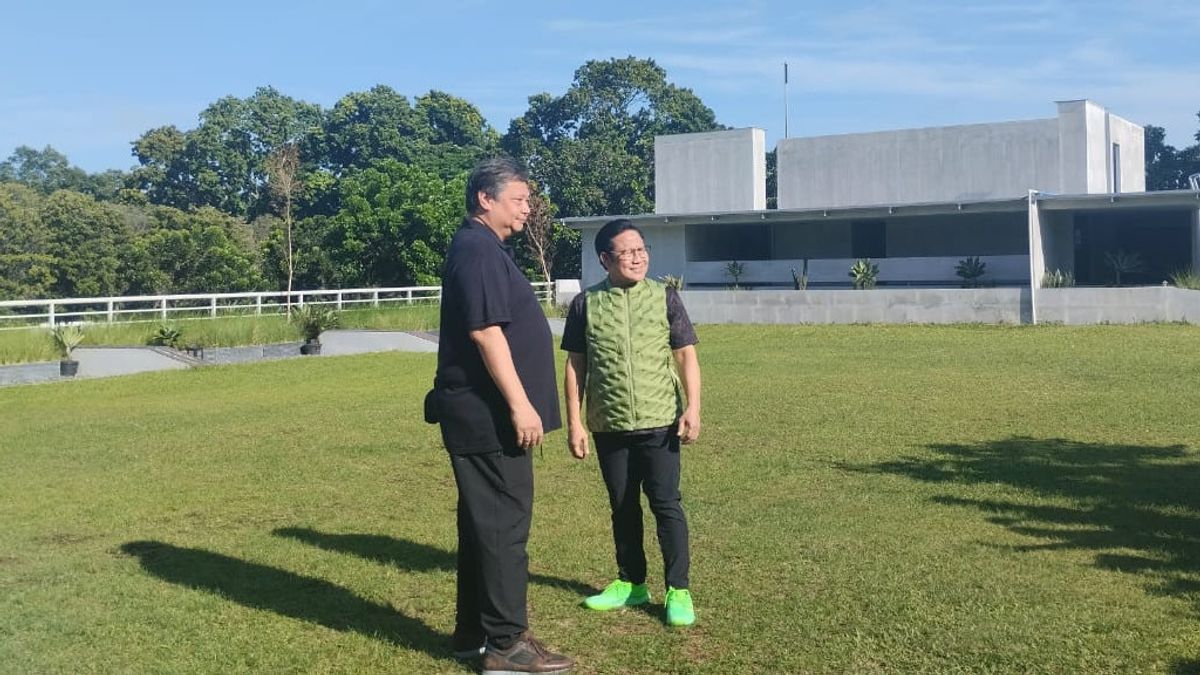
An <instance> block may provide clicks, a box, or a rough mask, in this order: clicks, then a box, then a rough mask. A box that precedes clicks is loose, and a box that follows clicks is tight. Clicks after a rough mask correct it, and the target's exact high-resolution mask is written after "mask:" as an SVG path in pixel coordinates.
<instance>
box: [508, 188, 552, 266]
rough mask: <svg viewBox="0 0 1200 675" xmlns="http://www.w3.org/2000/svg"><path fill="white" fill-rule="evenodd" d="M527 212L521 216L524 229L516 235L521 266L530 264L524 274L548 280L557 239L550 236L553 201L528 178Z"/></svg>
mask: <svg viewBox="0 0 1200 675" xmlns="http://www.w3.org/2000/svg"><path fill="white" fill-rule="evenodd" d="M529 190H530V192H529V216H528V217H527V218H526V219H525V229H524V230H523V231H522V232H521V234H520V235H519V241H518V242H517V243H518V244H519V246H520V250H521V255H520V256H519V259H520V260H521V261H522V262H525V261H527V264H526V265H523V267H533V268H534V269H532V270H526V274H527V275H528V274H529V272H531V271H532V272H533V274H532V275H529V276H536V277H540V278H541V280H542V281H550V280H551V279H552V278H553V277H552V276H551V275H552V270H553V267H554V255H555V252H556V250H555V249H556V246H557V243H558V242H557V241H555V239H554V225H555V217H554V204H553V203H552V202H551V201H550V200H549V199H548V198H546V195H545V194H543V193H542V191H541V189H539V187H538V185H537V183H536V182H534V181H530V185H529Z"/></svg>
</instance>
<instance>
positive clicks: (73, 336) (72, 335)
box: [50, 324, 84, 361]
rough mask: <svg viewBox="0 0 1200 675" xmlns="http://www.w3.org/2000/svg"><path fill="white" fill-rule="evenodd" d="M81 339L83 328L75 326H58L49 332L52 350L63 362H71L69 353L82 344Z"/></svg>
mask: <svg viewBox="0 0 1200 675" xmlns="http://www.w3.org/2000/svg"><path fill="white" fill-rule="evenodd" d="M83 338H84V333H83V328H82V327H81V326H78V325H76V324H60V325H58V326H55V327H54V328H53V329H52V330H51V331H50V339H51V340H53V341H54V348H55V350H57V351H58V355H59V356H61V357H62V358H63V360H64V361H69V360H71V352H73V351H75V348H76V347H78V346H79V345H80V344H81V343H82V342H83Z"/></svg>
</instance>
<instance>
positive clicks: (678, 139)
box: [567, 101, 1200, 289]
mask: <svg viewBox="0 0 1200 675" xmlns="http://www.w3.org/2000/svg"><path fill="white" fill-rule="evenodd" d="M1057 113H1058V114H1057V116H1056V117H1053V118H1047V119H1040V120H1029V121H1018V122H1000V123H995V124H974V125H965V126H951V127H937V128H927V129H909V130H899V131H885V132H876V133H865V134H846V135H837V136H820V137H812V138H793V139H785V140H783V141H780V143H779V145H778V147H777V179H778V181H777V182H778V196H777V199H778V206H779V208H778V209H770V210H768V209H766V208H765V206H766V192H765V185H766V182H765V175H766V159H765V156H766V152H765V148H764V143H763V132H762V131H761V130H758V129H737V130H732V131H720V132H710V133H701V134H682V135H677V136H665V137H659V138H656V139H655V190H656V193H655V205H656V210H655V213H653V214H635V215H626V216H624V217H628V218H630V219H631V220H633V221H634V222H635V223H637V225H638V226H639V227H640V228H641V229H642V230H643V231H644V232H645V234H646V239H647V242H648V243H649V244H650V245H651V246H652V248H653V253H652V255H651V269H650V273H651V275H652V276H654V277H661V276H663V275H668V274H669V275H673V276H680V277H683V279H684V280H685V282H686V283H687V285H688V287H689V288H692V289H702V288H706V287H707V288H722V287H725V286H728V285H730V284H732V282H733V279H732V278H731V277H730V276H729V274H728V266H729V263H730V262H734V261H736V262H738V263H740V264H741V266H742V268H743V270H744V272H743V274H742V275H741V278H740V283H741V285H743V286H747V285H748V286H752V287H766V288H769V287H790V286H791V285H792V270H796V271H797V272H798V273H799V272H800V271H801V270H803V269H804V266H805V264H806V262H807V269H808V279H809V287H810V288H822V287H826V288H836V287H846V286H848V285H849V284H850V281H851V279H850V277H849V269H850V266H851V265H852V264H853V263H854V261H855V260H857V259H860V258H869V259H870V260H871V261H873V262H875V263H877V264H878V265H879V270H880V274H879V282H880V285H881V286H885V287H886V286H895V287H904V286H917V287H957V286H958V285H959V283H960V281H961V280H960V279H959V278H958V277H957V276H956V275H955V266H956V265H957V264H958V262H959V261H960V260H962V259H964V258H967V257H969V256H978V257H979V258H980V259H981V260H982V261H983V262H984V263H986V273H985V275H984V277H983V282H984V283H985V284H988V285H994V286H1001V287H1003V286H1025V287H1030V286H1032V287H1035V288H1036V287H1037V286H1040V282H1041V279H1042V276H1043V274H1044V273H1045V272H1047V271H1050V270H1061V271H1063V272H1067V273H1072V274H1074V276H1075V279H1076V280H1077V283H1078V284H1079V285H1104V284H1107V283H1111V282H1112V271H1111V270H1110V269H1109V267H1108V266H1107V265H1106V262H1105V261H1106V256H1107V255H1108V254H1110V253H1114V252H1116V251H1128V252H1130V253H1136V254H1137V255H1138V256H1139V257H1140V258H1141V260H1142V265H1141V269H1140V270H1139V271H1135V272H1128V273H1126V274H1124V275H1123V278H1122V282H1123V283H1129V284H1159V283H1161V282H1162V281H1163V280H1164V279H1165V278H1166V277H1167V276H1168V275H1169V274H1170V273H1171V272H1173V271H1175V270H1179V269H1183V268H1186V267H1188V266H1197V264H1198V263H1200V215H1198V214H1200V199H1198V197H1200V193H1197V192H1195V191H1174V192H1162V193H1146V192H1145V191H1144V190H1145V166H1144V141H1143V131H1142V128H1141V127H1140V126H1138V125H1136V124H1133V123H1132V122H1129V121H1128V120H1125V119H1122V118H1120V117H1118V116H1116V115H1113V114H1111V113H1109V112H1108V111H1106V110H1105V109H1104V108H1102V107H1100V106H1098V105H1097V104H1095V103H1093V102H1091V101H1064V102H1060V103H1058V104H1057ZM615 217H621V216H619V215H618V214H611V215H603V216H596V217H587V218H570V219H567V222H568V224H570V225H572V226H574V227H577V228H579V229H580V230H581V233H582V235H583V251H582V253H583V261H582V262H583V284H584V285H585V286H586V285H589V284H591V283H594V282H595V281H597V280H599V279H601V278H603V276H604V272H603V270H602V269H601V268H600V266H599V263H598V261H597V260H596V256H595V254H594V251H593V242H594V239H595V232H596V230H597V229H598V228H599V227H600V226H601V225H603V224H604V223H605V222H607V221H608V220H610V219H612V218H615ZM1031 253H1032V255H1031Z"/></svg>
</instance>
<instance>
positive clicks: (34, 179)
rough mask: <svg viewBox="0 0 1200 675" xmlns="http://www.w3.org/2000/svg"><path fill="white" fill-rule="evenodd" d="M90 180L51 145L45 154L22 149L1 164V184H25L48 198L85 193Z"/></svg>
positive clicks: (46, 148) (45, 149)
mask: <svg viewBox="0 0 1200 675" xmlns="http://www.w3.org/2000/svg"><path fill="white" fill-rule="evenodd" d="M87 178H88V175H87V172H86V171H84V170H83V169H80V168H79V167H76V166H72V165H71V162H69V161H68V160H67V157H66V155H64V154H62V153H61V152H59V151H57V150H55V149H54V148H52V147H50V146H48V145H47V146H46V147H45V148H43V149H41V150H35V149H34V148H31V147H29V146H27V145H22V146H20V147H19V148H17V149H16V150H14V151H13V153H12V154H11V155H9V157H8V159H7V160H5V161H3V162H0V182H15V183H22V184H24V185H28V186H29V187H31V188H33V189H34V190H37V191H38V192H40V193H42V194H44V195H48V194H50V193H51V192H54V191H55V190H81V189H82V188H83V187H84V186H85V183H86V182H87Z"/></svg>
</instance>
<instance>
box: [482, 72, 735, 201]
mask: <svg viewBox="0 0 1200 675" xmlns="http://www.w3.org/2000/svg"><path fill="white" fill-rule="evenodd" d="M721 128H723V127H722V126H721V125H720V124H718V123H717V121H716V116H715V115H714V114H713V111H712V110H711V109H710V108H709V107H708V106H706V105H704V103H703V102H702V101H701V100H700V99H699V98H698V97H697V96H696V95H695V94H694V93H693V92H692V91H691V90H690V89H686V88H682V87H677V86H675V85H674V84H671V83H670V82H668V81H667V74H666V71H664V70H663V69H662V68H660V67H659V66H658V65H657V64H656V63H654V61H652V60H649V59H637V58H634V57H628V58H624V59H610V60H608V61H588V62H587V63H585V64H584V65H583V66H581V67H580V68H579V69H578V70H576V71H575V80H574V83H573V84H572V85H571V87H570V88H569V89H568V90H567V92H566V93H565V94H564V95H562V96H559V97H554V96H551V95H550V94H545V93H543V94H537V95H535V96H531V97H530V98H529V110H528V111H527V112H526V113H525V114H524V115H522V116H521V117H519V118H517V119H515V120H513V122H512V124H510V125H509V129H508V133H507V134H505V136H504V139H503V142H502V144H503V147H504V149H505V150H506V151H507V152H509V153H510V154H512V155H514V156H516V157H518V158H520V159H523V160H525V161H526V162H527V163H528V164H529V167H530V171H531V173H532V174H533V176H534V178H536V179H537V180H538V182H540V183H541V184H542V185H543V186H545V187H546V189H547V190H548V191H549V194H550V197H551V198H552V199H553V200H554V203H555V204H556V205H557V206H558V208H559V211H560V213H561V214H562V215H564V216H582V215H598V214H618V213H644V212H647V211H650V210H651V209H652V207H653V203H654V175H653V169H654V156H653V155H654V136H655V135H659V134H677V133H688V132H696V131H711V130H714V129H721Z"/></svg>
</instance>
